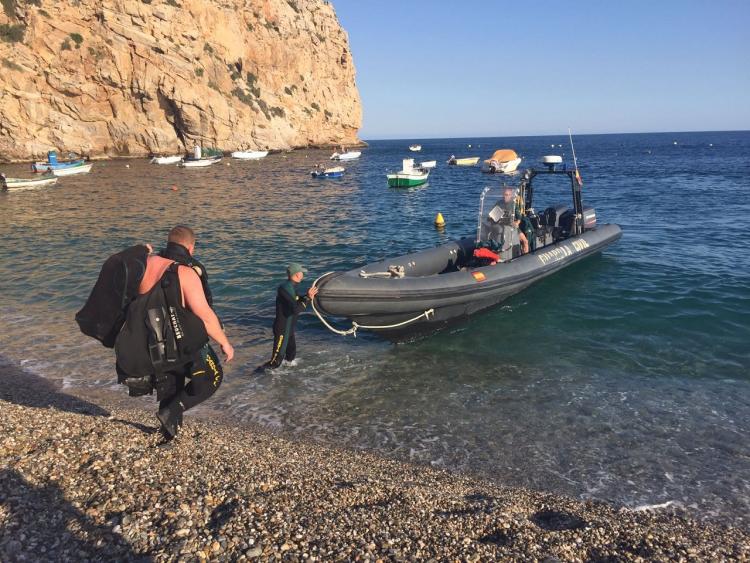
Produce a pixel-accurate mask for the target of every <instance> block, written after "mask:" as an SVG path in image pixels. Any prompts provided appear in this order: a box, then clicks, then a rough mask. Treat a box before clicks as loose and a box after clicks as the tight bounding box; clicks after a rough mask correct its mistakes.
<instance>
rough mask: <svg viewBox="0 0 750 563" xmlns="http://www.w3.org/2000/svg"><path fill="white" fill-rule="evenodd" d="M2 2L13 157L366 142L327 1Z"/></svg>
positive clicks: (343, 37) (3, 119) (5, 130)
mask: <svg viewBox="0 0 750 563" xmlns="http://www.w3.org/2000/svg"><path fill="white" fill-rule="evenodd" d="M0 2H1V3H2V7H3V12H2V13H0V63H1V64H2V68H1V69H0V70H1V71H2V72H1V73H0V84H2V93H0V160H5V161H13V160H27V159H31V158H37V157H40V156H43V155H44V154H46V152H47V150H50V149H57V150H59V151H62V152H68V151H73V152H77V153H79V154H84V155H89V156H91V157H94V158H96V157H108V156H125V155H133V156H134V155H146V154H148V153H175V152H182V151H184V150H185V149H186V148H190V147H192V146H193V145H194V144H196V143H200V144H202V145H204V146H213V147H218V148H221V149H224V150H237V149H239V148H249V149H265V148H272V149H281V148H290V147H299V146H308V145H326V144H355V143H357V142H358V139H357V130H358V129H359V127H360V123H361V106H360V98H359V93H358V91H357V87H356V85H355V80H354V76H355V70H354V64H353V62H352V56H351V52H350V51H349V42H348V37H347V34H346V32H345V31H344V30H343V29H342V28H341V26H340V24H339V22H338V20H337V18H336V14H335V12H334V9H333V7H332V6H331V5H330V4H329V3H328V2H327V1H325V0H69V1H66V2H58V1H52V0H0Z"/></svg>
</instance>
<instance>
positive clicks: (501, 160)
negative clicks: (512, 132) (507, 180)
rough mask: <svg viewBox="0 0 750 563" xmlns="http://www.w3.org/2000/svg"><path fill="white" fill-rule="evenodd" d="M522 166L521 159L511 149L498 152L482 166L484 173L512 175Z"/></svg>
mask: <svg viewBox="0 0 750 563" xmlns="http://www.w3.org/2000/svg"><path fill="white" fill-rule="evenodd" d="M519 164H521V157H519V156H518V155H517V154H516V151H514V150H511V149H500V150H496V151H495V152H494V153H493V154H492V156H491V157H490V158H488V159H487V160H485V161H484V163H483V164H482V172H486V173H487V174H510V173H511V172H515V171H516V169H517V168H518V165H519Z"/></svg>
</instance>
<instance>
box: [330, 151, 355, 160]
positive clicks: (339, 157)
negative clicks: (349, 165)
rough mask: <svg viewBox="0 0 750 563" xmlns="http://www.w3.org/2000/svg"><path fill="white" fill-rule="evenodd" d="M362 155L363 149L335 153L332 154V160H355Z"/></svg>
mask: <svg viewBox="0 0 750 563" xmlns="http://www.w3.org/2000/svg"><path fill="white" fill-rule="evenodd" d="M360 156H362V152H361V151H349V152H345V153H341V154H339V153H333V154H332V155H331V160H355V159H357V158H359V157H360Z"/></svg>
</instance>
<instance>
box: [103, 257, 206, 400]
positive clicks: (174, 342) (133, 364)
mask: <svg viewBox="0 0 750 563" xmlns="http://www.w3.org/2000/svg"><path fill="white" fill-rule="evenodd" d="M178 268H179V265H178V264H176V263H173V264H171V265H170V266H169V268H168V269H167V271H166V272H164V275H163V276H162V278H161V280H159V282H158V283H156V284H155V285H154V287H152V288H151V290H150V291H149V292H148V293H145V294H143V295H139V296H138V297H137V298H136V299H135V300H134V301H133V302H132V303H130V306H129V307H128V311H127V316H126V319H125V323H124V324H123V326H122V329H121V330H120V332H119V334H118V335H117V338H116V340H115V355H116V357H117V371H118V375H119V381H120V383H125V384H126V385H128V386H129V387H130V385H129V383H128V382H129V380H131V379H132V380H135V381H138V382H139V383H137V384H136V385H135V387H138V388H139V389H140V387H141V386H142V382H143V381H144V380H145V379H149V380H151V381H152V384H153V386H154V387H156V389H157V392H158V390H159V387H160V383H161V382H162V380H163V379H164V373H165V372H167V371H169V370H174V369H178V368H180V367H182V366H184V365H186V364H187V363H189V362H191V361H192V360H193V358H194V356H195V354H196V353H197V352H198V351H199V350H200V349H201V348H202V347H203V346H204V345H205V344H206V343H207V342H208V333H207V332H206V327H205V325H204V324H203V321H202V320H201V319H200V318H199V317H198V316H197V315H196V314H195V313H193V312H192V311H190V310H188V309H186V308H185V307H183V305H182V292H181V290H180V279H179V276H178V274H177V270H178ZM135 381H134V382H135ZM140 394H144V393H140Z"/></svg>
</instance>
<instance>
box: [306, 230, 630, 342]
mask: <svg viewBox="0 0 750 563" xmlns="http://www.w3.org/2000/svg"><path fill="white" fill-rule="evenodd" d="M621 234H622V231H621V230H620V227H619V226H617V225H600V226H598V227H597V228H596V229H594V230H591V231H586V232H584V233H583V234H581V235H577V236H575V237H570V238H568V239H565V240H563V241H561V242H559V243H556V244H553V245H549V246H546V247H544V248H543V249H540V250H537V251H536V252H533V253H530V254H526V255H524V256H521V257H518V258H516V259H514V260H512V261H510V262H507V263H501V264H498V265H496V266H484V267H480V268H462V269H460V270H457V271H452V270H455V268H456V265H457V264H460V263H461V261H462V260H465V259H466V258H467V257H468V256H470V255H471V253H473V250H474V240H473V239H468V238H467V239H461V240H458V241H453V242H451V243H448V244H445V245H442V246H438V247H436V248H431V249H427V250H424V251H421V252H416V253H413V254H409V255H406V256H400V257H397V258H392V259H388V260H383V261H380V262H376V263H373V264H368V265H367V266H365V267H364V268H361V269H356V270H350V271H348V272H340V273H333V274H329V275H327V276H325V277H324V278H323V279H321V280H320V282H319V284H318V287H319V288H320V293H318V297H317V300H316V303H317V304H318V308H319V309H320V310H321V311H322V312H324V313H326V314H328V315H332V316H338V317H347V318H349V319H351V320H352V321H354V322H356V323H357V324H359V325H365V326H381V327H382V326H387V325H395V324H398V323H402V322H404V321H408V320H410V319H414V318H415V317H418V316H419V315H421V314H423V313H424V312H425V311H428V310H432V311H433V312H432V314H431V315H430V316H429V318H427V319H426V318H424V317H423V318H420V319H418V320H417V321H415V322H410V323H408V324H405V325H404V326H401V327H388V328H380V329H371V330H372V331H373V332H375V333H377V334H380V335H381V336H384V337H386V338H389V339H391V340H404V339H409V338H411V337H413V336H414V335H416V334H424V333H430V332H433V331H436V330H439V329H441V328H443V327H445V326H446V325H447V324H449V323H452V322H454V321H458V320H461V319H464V318H466V317H468V316H470V315H472V314H474V313H476V312H478V311H481V310H484V309H487V308H490V307H493V306H495V305H497V304H499V303H501V302H502V301H504V300H505V299H507V298H508V297H510V296H511V295H514V294H516V293H518V292H519V291H522V290H523V289H525V288H526V287H528V286H529V285H531V284H532V283H535V282H537V281H539V280H541V279H543V278H545V277H547V276H549V275H551V274H554V273H556V272H558V271H560V270H561V269H563V268H565V267H567V266H569V265H571V264H573V263H575V262H578V261H579V260H582V259H584V258H587V257H589V256H592V255H594V254H596V253H598V252H600V251H601V250H602V249H604V248H605V247H607V246H608V245H610V244H612V243H613V242H615V241H616V240H618V239H619V238H620V236H621ZM389 266H402V267H403V268H404V272H405V276H404V277H403V278H396V277H388V278H383V277H362V276H361V275H360V272H365V273H366V274H372V273H376V272H385V271H387V270H388V269H389ZM435 272H444V273H440V274H435Z"/></svg>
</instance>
